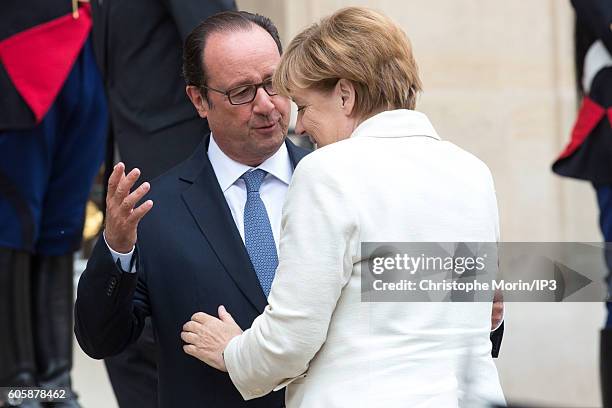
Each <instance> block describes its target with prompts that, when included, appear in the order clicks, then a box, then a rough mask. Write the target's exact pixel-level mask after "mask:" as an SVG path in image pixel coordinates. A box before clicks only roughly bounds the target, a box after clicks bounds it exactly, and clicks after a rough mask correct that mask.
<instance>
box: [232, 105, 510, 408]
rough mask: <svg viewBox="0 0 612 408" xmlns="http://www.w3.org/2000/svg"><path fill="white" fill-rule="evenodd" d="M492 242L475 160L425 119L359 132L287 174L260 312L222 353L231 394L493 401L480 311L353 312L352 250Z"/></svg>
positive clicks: (491, 203) (491, 210)
mask: <svg viewBox="0 0 612 408" xmlns="http://www.w3.org/2000/svg"><path fill="white" fill-rule="evenodd" d="M498 238H499V227H498V213H497V203H496V198H495V191H494V186H493V180H492V177H491V173H490V171H489V169H488V168H487V166H486V165H485V164H484V163H483V162H482V161H480V160H479V159H477V158H476V157H474V156H473V155H471V154H470V153H467V152H465V151H464V150H462V149H460V148H459V147H457V146H455V145H454V144H452V143H449V142H444V141H441V140H440V138H439V137H438V135H437V134H436V131H435V130H434V128H433V127H432V125H431V123H430V122H429V120H428V119H427V117H426V116H425V115H424V114H422V113H419V112H416V111H410V110H403V109H402V110H394V111H386V112H383V113H380V114H378V115H375V116H373V117H372V118H370V119H368V120H366V121H364V122H363V123H362V124H361V125H359V127H358V128H357V129H356V130H355V132H354V133H353V134H352V136H351V137H350V138H349V139H346V140H343V141H340V142H337V143H333V144H331V145H328V146H325V147H323V148H321V149H318V150H317V151H315V152H314V153H312V154H310V155H308V156H307V157H305V158H304V159H302V161H301V162H300V163H299V165H298V166H297V168H296V169H295V173H294V175H293V179H292V181H291V185H290V187H289V191H288V192H287V201H286V203H285V206H284V208H283V217H282V232H281V240H280V249H279V266H278V269H277V271H276V277H275V279H274V283H273V285H272V291H271V293H270V296H269V298H268V302H269V305H268V306H267V308H266V309H265V311H264V313H263V314H262V315H261V316H259V317H258V318H257V319H255V321H254V322H253V326H252V327H251V328H250V329H249V330H246V331H245V332H244V334H243V335H241V336H238V337H235V338H234V339H232V341H231V342H230V343H229V344H228V346H227V347H226V349H225V352H224V356H225V364H226V366H227V369H228V371H229V375H230V377H231V379H232V381H233V383H234V385H235V386H236V388H237V389H238V390H239V391H240V393H241V394H242V396H243V397H244V398H245V399H247V400H248V399H252V398H256V397H259V396H262V395H265V394H267V393H269V392H271V391H272V390H273V389H280V388H282V387H283V386H285V385H286V386H287V390H286V402H287V407H288V408H294V407H308V408H310V407H322V408H332V407H368V408H371V407H385V408H388V407H415V406H418V407H436V408H440V407H457V406H471V404H472V403H473V402H468V401H473V400H469V399H470V398H481V399H484V400H488V401H495V402H497V403H504V397H503V393H502V390H501V387H500V384H499V379H498V375H497V370H496V367H495V365H494V363H493V360H492V358H491V354H490V353H491V343H490V341H489V333H490V324H491V303H487V302H482V303H433V302H432V303H401V302H398V303H383V302H380V303H362V302H361V263H362V259H361V257H360V244H361V243H362V242H383V241H389V242H430V241H435V242H469V241H477V242H495V241H497V240H498ZM364 270H365V268H364ZM230 313H231V311H230Z"/></svg>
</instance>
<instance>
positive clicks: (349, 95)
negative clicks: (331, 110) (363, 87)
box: [335, 79, 355, 116]
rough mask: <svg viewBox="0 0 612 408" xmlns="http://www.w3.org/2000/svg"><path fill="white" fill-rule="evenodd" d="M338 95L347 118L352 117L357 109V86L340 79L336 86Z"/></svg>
mask: <svg viewBox="0 0 612 408" xmlns="http://www.w3.org/2000/svg"><path fill="white" fill-rule="evenodd" d="M335 92H336V94H337V95H338V96H339V97H340V103H341V108H342V110H343V111H344V114H345V115H346V116H351V114H352V113H353V108H354V107H355V86H354V85H353V83H352V82H351V81H349V80H347V79H340V80H339V81H338V83H337V84H336V89H335Z"/></svg>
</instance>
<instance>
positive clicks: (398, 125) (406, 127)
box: [351, 109, 440, 140]
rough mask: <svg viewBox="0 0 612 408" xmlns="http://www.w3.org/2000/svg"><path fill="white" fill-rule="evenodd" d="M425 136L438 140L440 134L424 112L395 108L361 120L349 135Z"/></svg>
mask: <svg viewBox="0 0 612 408" xmlns="http://www.w3.org/2000/svg"><path fill="white" fill-rule="evenodd" d="M409 136H427V137H431V138H434V139H437V140H440V136H438V133H437V132H436V130H435V129H434V127H433V125H432V124H431V122H430V121H429V119H428V118H427V116H425V114H424V113H421V112H417V111H413V110H408V109H396V110H391V111H384V112H381V113H378V114H376V115H374V116H372V117H371V118H369V119H366V120H365V121H363V122H362V123H361V124H360V125H359V126H357V128H356V129H355V130H354V131H353V134H352V135H351V137H409Z"/></svg>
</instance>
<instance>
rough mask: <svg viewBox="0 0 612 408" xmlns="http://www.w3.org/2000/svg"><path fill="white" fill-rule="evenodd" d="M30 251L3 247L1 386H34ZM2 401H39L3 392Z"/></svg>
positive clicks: (0, 271) (0, 275)
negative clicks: (13, 397) (23, 399)
mask: <svg viewBox="0 0 612 408" xmlns="http://www.w3.org/2000/svg"><path fill="white" fill-rule="evenodd" d="M31 293H32V291H31V286H30V254H29V253H27V252H24V251H16V250H13V249H8V248H0V328H1V329H0V386H1V387H9V386H14V387H35V386H36V380H35V372H36V365H35V360H34V345H33V342H32V318H31V315H32V314H31V308H30V307H31V306H30V305H31ZM1 403H8V404H7V405H8V406H20V407H23V408H26V407H27V408H36V407H40V404H39V403H37V402H24V403H22V404H19V403H18V400H16V399H13V400H9V399H8V395H0V405H1Z"/></svg>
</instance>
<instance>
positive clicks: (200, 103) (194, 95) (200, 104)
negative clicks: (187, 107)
mask: <svg viewBox="0 0 612 408" xmlns="http://www.w3.org/2000/svg"><path fill="white" fill-rule="evenodd" d="M185 92H187V96H188V97H189V100H190V101H191V103H192V104H193V106H194V107H195V108H196V111H198V115H200V117H201V118H202V119H204V118H206V116H208V111H209V109H210V106H209V105H208V101H207V100H206V99H205V98H204V97H203V96H202V92H201V91H200V88H199V87H197V86H193V85H187V87H186V88H185Z"/></svg>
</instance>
